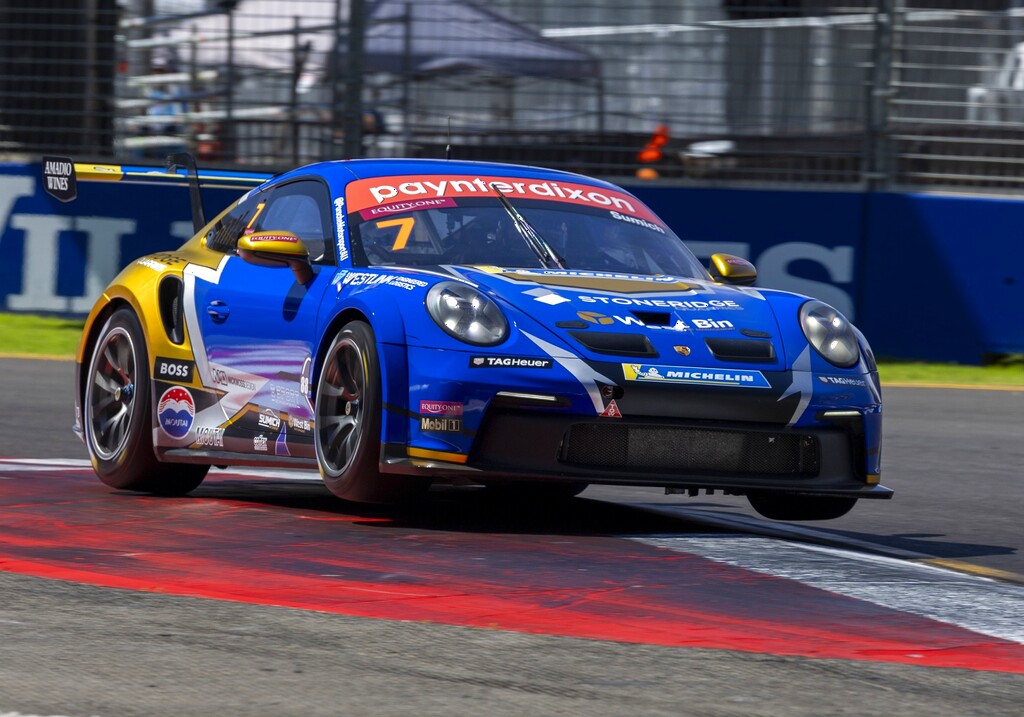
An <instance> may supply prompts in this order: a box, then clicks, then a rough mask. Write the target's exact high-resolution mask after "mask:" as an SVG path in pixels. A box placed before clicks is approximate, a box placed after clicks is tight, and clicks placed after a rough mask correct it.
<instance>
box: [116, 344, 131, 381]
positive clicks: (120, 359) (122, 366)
mask: <svg viewBox="0 0 1024 717" xmlns="http://www.w3.org/2000/svg"><path fill="white" fill-rule="evenodd" d="M117 370H118V373H120V374H121V378H122V379H123V380H124V382H125V383H126V384H128V383H131V374H132V347H131V345H130V344H129V343H128V342H127V341H125V340H123V339H121V340H119V341H118V342H117Z"/></svg>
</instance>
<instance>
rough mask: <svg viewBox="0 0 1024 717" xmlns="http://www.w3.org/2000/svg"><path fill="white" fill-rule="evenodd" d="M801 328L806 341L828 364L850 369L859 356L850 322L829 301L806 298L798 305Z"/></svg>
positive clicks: (855, 335) (855, 336) (854, 333)
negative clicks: (801, 304) (803, 302)
mask: <svg viewBox="0 0 1024 717" xmlns="http://www.w3.org/2000/svg"><path fill="white" fill-rule="evenodd" d="M800 328H802V329H803V330H804V336H806V337H807V342H808V343H809V344H810V345H811V346H813V347H814V350H815V351H817V352H818V353H819V354H821V356H822V357H823V358H824V359H825V360H826V361H828V362H829V363H831V364H835V365H836V366H839V367H841V368H850V367H851V366H853V365H854V364H855V363H857V359H859V358H860V349H859V348H858V347H857V334H856V332H855V331H854V329H853V325H852V324H851V323H850V322H849V321H847V320H846V317H845V316H843V315H842V314H840V313H839V312H838V311H836V310H835V309H833V308H832V307H831V306H829V305H828V304H825V303H822V302H820V301H808V302H806V303H805V304H804V305H803V306H801V307H800Z"/></svg>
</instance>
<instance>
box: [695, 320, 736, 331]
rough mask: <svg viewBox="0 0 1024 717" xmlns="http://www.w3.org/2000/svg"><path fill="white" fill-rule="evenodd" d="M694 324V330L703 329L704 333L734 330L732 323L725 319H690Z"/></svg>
mask: <svg viewBox="0 0 1024 717" xmlns="http://www.w3.org/2000/svg"><path fill="white" fill-rule="evenodd" d="M690 320H691V321H692V322H693V328H695V329H703V330H704V331H720V330H722V329H733V328H736V327H735V326H733V324H732V322H731V321H727V320H725V319H690Z"/></svg>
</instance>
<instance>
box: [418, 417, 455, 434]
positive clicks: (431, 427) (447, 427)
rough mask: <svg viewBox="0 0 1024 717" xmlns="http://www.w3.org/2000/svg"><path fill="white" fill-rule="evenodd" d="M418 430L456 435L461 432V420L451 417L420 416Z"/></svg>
mask: <svg viewBox="0 0 1024 717" xmlns="http://www.w3.org/2000/svg"><path fill="white" fill-rule="evenodd" d="M420 430H421V431H429V432H431V433H458V432H460V431H461V430H462V419H461V418H453V417H451V416H422V417H420Z"/></svg>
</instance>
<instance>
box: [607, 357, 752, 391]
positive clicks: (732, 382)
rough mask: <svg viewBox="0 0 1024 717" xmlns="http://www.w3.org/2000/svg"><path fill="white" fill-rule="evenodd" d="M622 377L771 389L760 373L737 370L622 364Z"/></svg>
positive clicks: (663, 381) (634, 379)
mask: <svg viewBox="0 0 1024 717" xmlns="http://www.w3.org/2000/svg"><path fill="white" fill-rule="evenodd" d="M622 375H623V377H624V378H625V379H626V380H627V381H646V382H660V383H689V384H698V385H704V386H739V387H741V388H771V384H769V383H768V379H766V378H765V377H764V374H763V373H761V372H760V371H742V370H737V369H728V370H727V369H715V368H680V367H678V366H651V365H648V364H636V363H624V364H622Z"/></svg>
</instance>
